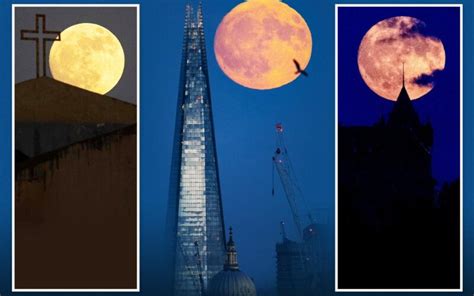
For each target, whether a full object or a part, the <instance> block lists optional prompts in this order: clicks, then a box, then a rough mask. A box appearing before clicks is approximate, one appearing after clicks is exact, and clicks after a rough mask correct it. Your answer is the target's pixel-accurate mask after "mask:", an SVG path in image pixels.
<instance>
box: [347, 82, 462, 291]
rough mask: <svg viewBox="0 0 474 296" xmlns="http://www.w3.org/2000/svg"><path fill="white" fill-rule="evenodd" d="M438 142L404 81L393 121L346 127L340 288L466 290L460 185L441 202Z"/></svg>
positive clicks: (449, 188) (449, 190)
mask: <svg viewBox="0 0 474 296" xmlns="http://www.w3.org/2000/svg"><path fill="white" fill-rule="evenodd" d="M432 146H433V129H432V127H431V125H430V123H425V124H424V123H421V122H420V120H419V117H418V114H417V112H416V110H415V109H414V107H413V105H412V102H411V100H410V97H409V94H408V93H407V90H406V88H405V85H404V84H403V87H402V89H401V91H400V94H399V96H398V99H397V101H396V102H395V103H394V106H393V109H392V111H391V113H390V115H389V117H388V120H384V119H383V118H382V119H381V120H380V121H379V122H378V123H376V124H374V125H373V126H339V138H338V262H339V266H338V279H339V288H341V289H364V288H368V287H370V288H380V289H396V288H405V289H435V288H446V289H448V288H451V289H453V288H459V212H458V211H456V209H459V186H458V187H456V186H455V185H453V184H452V185H451V186H446V187H445V188H444V190H443V191H442V192H441V193H440V194H439V196H440V197H442V200H443V201H445V203H447V204H449V207H447V206H446V205H445V204H443V202H439V203H436V200H437V196H438V192H437V190H436V189H435V188H436V187H435V185H436V181H435V180H434V179H433V177H432V174H431V148H432ZM449 209H451V210H449ZM447 212H449V214H448V213H447ZM456 237H457V238H456Z"/></svg>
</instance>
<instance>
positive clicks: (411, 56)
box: [358, 16, 446, 101]
mask: <svg viewBox="0 0 474 296" xmlns="http://www.w3.org/2000/svg"><path fill="white" fill-rule="evenodd" d="M422 25H424V23H423V22H421V21H420V20H418V19H416V18H413V17H409V16H397V17H392V18H388V19H385V20H382V21H380V22H378V23H377V24H375V25H374V26H373V27H372V28H370V30H369V31H367V33H366V34H365V36H364V38H363V39H362V41H361V43H360V46H359V54H358V65H359V71H360V74H361V76H362V78H363V79H364V81H365V83H366V84H367V86H368V87H369V88H370V89H371V90H372V91H374V92H375V93H377V94H378V95H379V96H381V97H383V98H385V99H388V100H392V101H394V100H396V99H397V97H398V94H399V93H400V89H401V87H402V80H403V78H402V76H403V74H402V71H403V70H402V69H403V68H404V72H405V87H406V89H407V92H408V95H409V96H410V98H411V99H412V100H415V99H418V98H420V97H422V96H424V95H425V94H427V93H428V92H429V91H431V89H432V88H433V87H434V83H433V82H432V78H433V75H434V73H435V71H441V70H443V69H444V66H445V62H446V54H445V51H444V46H443V43H442V42H441V41H440V40H439V39H437V38H436V37H432V36H425V35H423V34H421V33H420V32H419V31H418V28H419V27H420V26H422Z"/></svg>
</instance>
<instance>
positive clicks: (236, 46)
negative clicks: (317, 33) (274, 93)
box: [214, 0, 312, 89]
mask: <svg viewBox="0 0 474 296" xmlns="http://www.w3.org/2000/svg"><path fill="white" fill-rule="evenodd" d="M311 48H312V39H311V32H310V30H309V28H308V25H307V24H306V22H305V20H304V19H303V18H302V17H301V16H300V15H299V14H298V13H297V12H296V11H295V10H294V9H292V8H291V7H289V6H288V5H286V4H284V3H282V2H280V1H277V0H250V1H247V2H243V3H241V4H239V5H238V6H236V7H235V8H234V9H233V10H231V11H230V12H229V13H228V14H227V15H226V16H225V17H224V19H223V20H222V22H221V23H220V25H219V27H218V29H217V31H216V35H215V38H214V52H215V55H216V59H217V62H218V64H219V66H220V68H221V69H222V70H223V72H224V73H225V74H226V75H227V76H228V77H229V78H230V79H232V80H233V81H235V82H236V83H238V84H241V85H243V86H245V87H249V88H253V89H271V88H276V87H280V86H282V85H284V84H287V83H290V82H291V81H293V80H294V79H296V77H297V75H295V66H294V64H293V59H296V60H298V62H299V63H300V65H301V66H302V67H303V68H304V67H306V66H307V65H308V63H309V60H310V57H311Z"/></svg>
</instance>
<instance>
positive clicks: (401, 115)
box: [388, 64, 420, 128]
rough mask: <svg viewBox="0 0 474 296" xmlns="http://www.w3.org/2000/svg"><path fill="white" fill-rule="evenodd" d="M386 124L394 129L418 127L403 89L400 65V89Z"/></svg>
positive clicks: (416, 118)
mask: <svg viewBox="0 0 474 296" xmlns="http://www.w3.org/2000/svg"><path fill="white" fill-rule="evenodd" d="M388 124H389V125H391V126H396V127H408V128H413V127H417V126H419V125H420V120H419V118H418V114H417V113H416V111H415V108H413V105H412V103H411V99H410V96H409V95H408V91H407V89H406V87H405V64H403V65H402V89H401V90H400V94H399V95H398V98H397V101H396V102H395V106H394V107H393V110H392V113H390V118H389V120H388Z"/></svg>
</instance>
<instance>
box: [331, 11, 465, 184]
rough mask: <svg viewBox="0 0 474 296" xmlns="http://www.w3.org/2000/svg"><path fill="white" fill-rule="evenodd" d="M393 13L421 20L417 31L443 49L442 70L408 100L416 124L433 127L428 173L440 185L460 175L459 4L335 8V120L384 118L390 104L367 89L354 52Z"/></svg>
mask: <svg viewBox="0 0 474 296" xmlns="http://www.w3.org/2000/svg"><path fill="white" fill-rule="evenodd" d="M394 16H411V17H414V18H417V19H419V20H421V21H422V22H424V23H425V26H424V27H423V28H421V33H422V34H424V35H427V36H434V37H436V38H438V39H440V40H441V41H442V42H443V45H444V49H445V51H446V65H445V69H444V70H443V71H441V72H439V73H437V74H436V75H435V76H434V84H435V86H434V88H433V89H432V90H431V91H430V92H429V93H428V94H427V95H425V96H423V97H421V98H420V99H418V100H415V101H412V102H413V105H414V106H415V108H416V110H417V112H418V114H419V118H420V120H421V122H422V123H427V122H431V124H432V126H433V129H434V144H433V147H432V159H433V176H434V178H435V179H436V180H437V181H438V182H439V183H438V185H442V183H443V182H450V181H453V180H455V179H457V178H459V173H460V172H459V167H460V166H459V159H460V156H459V155H460V152H459V150H460V142H459V141H460V123H459V116H460V91H459V90H460V85H459V83H460V77H459V8H456V7H451V8H446V7H444V8H435V7H431V8H430V7H424V8H406V7H395V8H384V7H369V8H367V7H362V8H353V7H351V8H345V7H341V8H339V38H338V40H339V43H338V45H339V46H338V50H339V64H338V66H339V72H338V76H339V81H338V94H339V118H338V119H339V123H340V124H342V125H372V124H374V123H375V122H377V121H378V120H380V118H381V116H382V115H383V116H385V118H386V119H387V118H388V117H387V116H388V114H389V113H390V111H391V110H392V107H393V102H391V101H388V100H385V99H383V98H382V97H380V96H378V95H377V94H376V93H374V92H373V91H372V90H370V89H369V88H368V87H367V85H366V84H365V82H364V81H363V80H362V77H361V75H360V73H359V69H358V65H357V54H358V49H359V45H360V41H361V40H362V38H363V37H364V35H365V33H366V32H367V31H368V30H369V29H370V28H371V27H372V26H373V25H375V24H376V23H378V22H379V21H381V20H384V19H387V18H390V17H394ZM355 19H357V21H354V20H355ZM393 67H400V68H401V67H402V65H393Z"/></svg>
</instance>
